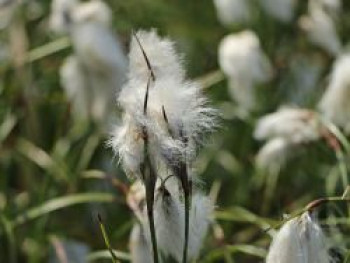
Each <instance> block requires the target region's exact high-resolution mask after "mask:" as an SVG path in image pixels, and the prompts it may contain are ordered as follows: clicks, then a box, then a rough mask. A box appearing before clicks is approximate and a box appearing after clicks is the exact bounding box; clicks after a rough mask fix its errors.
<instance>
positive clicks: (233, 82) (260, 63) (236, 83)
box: [218, 30, 272, 109]
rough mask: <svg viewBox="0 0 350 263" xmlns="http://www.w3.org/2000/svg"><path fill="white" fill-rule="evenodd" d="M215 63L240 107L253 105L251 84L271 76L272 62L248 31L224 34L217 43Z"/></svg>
mask: <svg viewBox="0 0 350 263" xmlns="http://www.w3.org/2000/svg"><path fill="white" fill-rule="evenodd" d="M218 53H219V64H220V67H221V69H222V71H223V72H224V74H225V75H226V76H227V78H228V80H229V86H230V89H231V93H232V95H233V98H234V99H235V100H236V101H237V102H238V104H240V105H241V106H242V107H243V108H247V109H251V108H252V107H254V105H256V99H255V90H254V86H255V85H257V84H260V83H264V82H267V81H269V80H270V79H271V78H272V66H271V63H270V61H269V59H268V58H267V56H266V55H265V54H264V52H263V51H262V50H261V47H260V41H259V39H258V37H257V36H256V34H255V33H254V32H252V31H248V30H247V31H243V32H240V33H236V34H230V35H228V36H226V37H225V38H224V39H223V40H222V41H221V43H220V45H219V51H218Z"/></svg>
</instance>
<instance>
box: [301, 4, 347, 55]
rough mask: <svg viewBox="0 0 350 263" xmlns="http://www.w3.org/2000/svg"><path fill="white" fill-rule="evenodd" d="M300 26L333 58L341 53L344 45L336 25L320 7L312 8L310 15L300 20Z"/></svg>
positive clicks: (314, 42) (310, 39)
mask: <svg viewBox="0 0 350 263" xmlns="http://www.w3.org/2000/svg"><path fill="white" fill-rule="evenodd" d="M299 25H300V27H301V28H302V29H303V30H304V31H305V33H306V35H307V37H308V38H309V41H310V42H312V43H313V44H314V45H317V46H319V47H320V48H322V49H324V50H325V51H327V52H328V53H329V54H330V55H333V56H337V55H338V54H339V53H340V51H341V48H342V44H341V42H340V39H339V36H338V34H337V29H336V26H335V23H334V21H333V19H332V18H331V16H330V15H329V14H327V13H326V12H325V11H324V10H323V9H322V8H320V7H318V6H316V7H313V8H311V9H310V10H309V14H308V15H304V16H302V17H301V18H300V20H299Z"/></svg>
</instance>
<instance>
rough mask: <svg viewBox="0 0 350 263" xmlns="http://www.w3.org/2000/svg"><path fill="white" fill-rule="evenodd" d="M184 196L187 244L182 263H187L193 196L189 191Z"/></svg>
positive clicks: (185, 244)
mask: <svg viewBox="0 0 350 263" xmlns="http://www.w3.org/2000/svg"><path fill="white" fill-rule="evenodd" d="M187 181H188V180H187ZM184 194H185V242H184V248H183V255H182V262H183V263H187V254H188V239H189V223H190V196H191V195H190V193H189V192H188V191H184Z"/></svg>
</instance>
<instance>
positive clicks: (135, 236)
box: [129, 223, 153, 263]
mask: <svg viewBox="0 0 350 263" xmlns="http://www.w3.org/2000/svg"><path fill="white" fill-rule="evenodd" d="M129 247H130V253H131V262H132V263H152V262H153V257H152V254H151V250H150V247H149V244H148V241H147V240H146V237H145V232H144V228H143V227H142V225H140V224H139V223H136V224H134V226H133V228H132V230H131V234H130V241H129Z"/></svg>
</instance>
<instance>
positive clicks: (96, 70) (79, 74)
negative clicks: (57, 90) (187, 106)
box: [50, 0, 127, 125]
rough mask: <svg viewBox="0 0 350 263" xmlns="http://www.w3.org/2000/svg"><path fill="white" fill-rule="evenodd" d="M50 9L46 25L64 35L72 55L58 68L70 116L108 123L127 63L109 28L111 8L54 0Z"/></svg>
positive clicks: (95, 0) (92, 0)
mask: <svg viewBox="0 0 350 263" xmlns="http://www.w3.org/2000/svg"><path fill="white" fill-rule="evenodd" d="M51 9H52V12H51V16H50V27H51V28H52V30H54V31H55V32H57V33H60V34H67V35H68V36H69V37H70V40H71V42H72V45H73V48H74V53H75V54H74V56H72V57H69V58H68V59H67V60H66V61H65V63H64V64H63V65H62V68H61V83H62V85H63V87H64V89H65V91H66V94H67V97H68V99H69V100H70V101H71V104H72V105H73V110H74V112H73V113H74V116H75V117H76V118H77V119H84V118H86V117H88V118H89V119H92V120H93V121H95V122H97V123H105V124H106V125H108V122H109V121H110V118H109V116H110V115H109V113H110V112H113V111H111V108H113V103H114V99H113V98H114V96H115V92H116V91H118V89H119V88H120V87H121V85H122V84H123V82H124V81H125V74H126V64H127V63H126V58H125V56H124V54H123V51H122V48H121V45H120V43H119V41H118V39H117V38H116V36H114V35H113V33H112V30H111V28H110V25H111V10H110V9H109V7H108V6H107V5H106V4H105V3H103V2H102V1H99V0H90V1H88V2H82V3H80V2H79V1H75V0H72V1H71V0H69V1H67V0H55V1H53V2H52V7H51ZM77 94H79V96H77ZM84 100H85V102H84ZM76 104H77V105H78V106H76Z"/></svg>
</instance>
